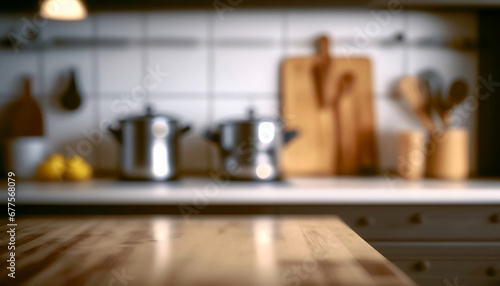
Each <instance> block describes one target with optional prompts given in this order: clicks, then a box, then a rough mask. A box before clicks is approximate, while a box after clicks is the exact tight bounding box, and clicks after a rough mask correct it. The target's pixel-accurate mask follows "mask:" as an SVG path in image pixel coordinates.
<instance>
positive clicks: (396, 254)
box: [371, 242, 500, 286]
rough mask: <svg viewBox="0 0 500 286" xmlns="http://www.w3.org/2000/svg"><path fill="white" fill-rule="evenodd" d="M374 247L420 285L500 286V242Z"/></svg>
mask: <svg viewBox="0 0 500 286" xmlns="http://www.w3.org/2000/svg"><path fill="white" fill-rule="evenodd" d="M371 245H372V246H373V247H374V248H375V249H376V250H377V251H379V252H380V253H381V254H382V255H384V256H385V257H386V258H388V259H389V260H391V261H392V262H393V263H394V264H396V265H397V266H398V267H399V268H400V269H401V270H403V271H404V272H405V273H406V274H407V275H408V276H410V277H411V278H412V279H413V280H415V281H416V282H417V283H419V285H450V286H455V285H464V286H465V285H474V286H476V285H497V286H498V285H500V242H373V243H372V244H371ZM455 277H456V279H457V281H458V283H456V284H454V279H455ZM446 280H447V281H449V283H448V284H446Z"/></svg>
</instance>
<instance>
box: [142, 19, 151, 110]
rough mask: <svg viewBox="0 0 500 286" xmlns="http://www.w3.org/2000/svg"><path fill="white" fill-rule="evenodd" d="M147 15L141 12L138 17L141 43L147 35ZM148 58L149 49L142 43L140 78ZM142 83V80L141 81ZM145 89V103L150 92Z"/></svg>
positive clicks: (147, 102) (148, 100) (144, 72)
mask: <svg viewBox="0 0 500 286" xmlns="http://www.w3.org/2000/svg"><path fill="white" fill-rule="evenodd" d="M147 17H148V15H147V14H146V13H145V12H143V13H141V14H140V18H141V34H142V35H141V39H140V41H141V42H142V43H145V42H146V38H147V35H148V19H147ZM148 59H149V49H148V47H146V46H145V45H142V46H141V61H142V67H143V68H142V69H141V79H144V78H145V77H146V75H147V73H146V68H147V65H148ZM141 83H142V82H141ZM145 90H146V102H145V104H151V102H150V92H149V90H148V89H147V88H145Z"/></svg>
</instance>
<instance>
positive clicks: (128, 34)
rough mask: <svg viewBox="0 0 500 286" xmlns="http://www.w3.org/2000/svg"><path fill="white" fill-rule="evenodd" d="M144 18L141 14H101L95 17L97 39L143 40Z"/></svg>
mask: <svg viewBox="0 0 500 286" xmlns="http://www.w3.org/2000/svg"><path fill="white" fill-rule="evenodd" d="M144 18H145V16H144V15H143V14H140V13H99V14H97V15H96V17H95V19H96V22H97V37H99V38H127V39H135V40H137V39H141V38H143V37H144V34H143V19H144Z"/></svg>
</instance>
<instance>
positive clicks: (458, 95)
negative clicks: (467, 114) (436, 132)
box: [440, 79, 469, 128]
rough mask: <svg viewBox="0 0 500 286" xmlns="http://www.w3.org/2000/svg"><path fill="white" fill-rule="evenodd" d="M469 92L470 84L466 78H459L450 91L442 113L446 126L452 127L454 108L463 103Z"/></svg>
mask: <svg viewBox="0 0 500 286" xmlns="http://www.w3.org/2000/svg"><path fill="white" fill-rule="evenodd" d="M468 92H469V85H468V84H467V82H466V81H465V80H462V79H458V80H456V81H454V82H453V84H452V85H451V87H450V90H449V92H448V100H447V101H446V103H445V105H444V108H443V110H442V114H440V116H441V118H442V120H443V124H444V126H445V128H449V127H450V114H451V111H452V110H453V108H454V107H455V106H457V105H459V104H460V103H462V102H463V101H464V100H465V98H467V94H468Z"/></svg>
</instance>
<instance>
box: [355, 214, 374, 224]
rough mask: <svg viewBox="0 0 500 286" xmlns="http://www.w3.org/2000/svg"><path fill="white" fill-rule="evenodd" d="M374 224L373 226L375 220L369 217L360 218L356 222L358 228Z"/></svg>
mask: <svg viewBox="0 0 500 286" xmlns="http://www.w3.org/2000/svg"><path fill="white" fill-rule="evenodd" d="M374 224H375V220H374V219H373V218H371V217H369V216H362V217H360V218H359V219H358V221H357V225H359V226H371V225H374Z"/></svg>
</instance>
